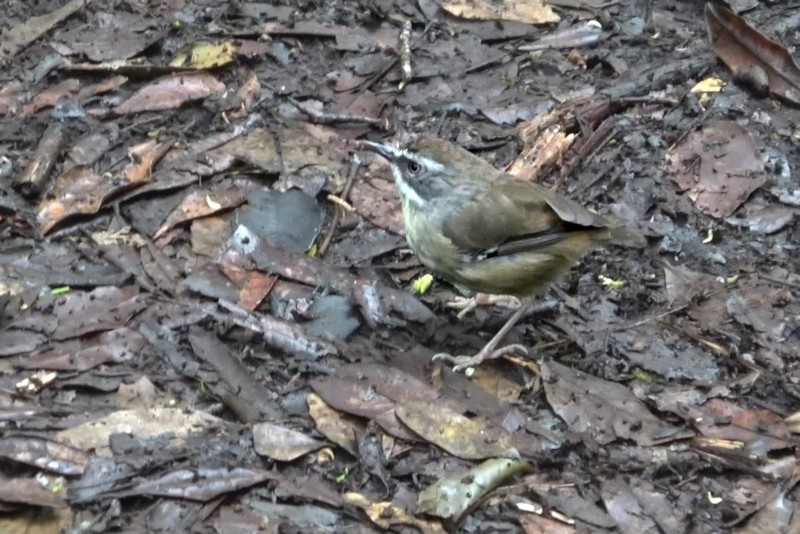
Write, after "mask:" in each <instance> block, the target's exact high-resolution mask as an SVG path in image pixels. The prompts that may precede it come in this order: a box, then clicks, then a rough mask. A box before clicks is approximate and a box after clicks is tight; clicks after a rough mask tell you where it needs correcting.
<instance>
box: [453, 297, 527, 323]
mask: <svg viewBox="0 0 800 534" xmlns="http://www.w3.org/2000/svg"><path fill="white" fill-rule="evenodd" d="M521 305H522V302H520V300H519V299H518V298H517V297H514V296H511V295H492V294H489V293H478V294H476V295H474V296H472V297H469V298H467V297H455V298H454V299H453V300H451V301H449V302H447V303H446V304H445V306H447V307H448V308H454V309H457V310H461V311H459V312H458V315H457V316H456V317H458V318H459V319H463V318H464V317H465V316H466V315H467V314H468V313H469V312H471V311H472V310H474V309H475V308H477V307H478V306H503V307H507V308H512V309H517V308H519V307H520V306H521Z"/></svg>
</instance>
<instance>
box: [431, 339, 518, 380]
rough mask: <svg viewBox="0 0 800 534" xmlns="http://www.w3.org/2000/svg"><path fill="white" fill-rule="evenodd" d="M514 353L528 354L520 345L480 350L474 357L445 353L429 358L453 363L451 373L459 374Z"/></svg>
mask: <svg viewBox="0 0 800 534" xmlns="http://www.w3.org/2000/svg"><path fill="white" fill-rule="evenodd" d="M514 352H521V353H522V354H528V349H526V348H525V347H523V346H522V345H516V344H515V345H506V346H505V347H501V348H499V349H495V350H488V351H487V350H481V351H480V352H479V353H478V354H476V355H475V356H464V355H461V356H453V355H452V354H447V353H446V352H440V353H438V354H436V355H434V356H433V358H431V361H434V362H436V361H446V362H450V363H453V364H455V365H453V371H454V372H456V373H457V372H459V371H463V370H465V369H469V368H470V367H477V366H478V365H480V364H481V363H482V362H484V361H486V360H494V359H495V358H500V357H501V356H505V355H506V354H512V353H514Z"/></svg>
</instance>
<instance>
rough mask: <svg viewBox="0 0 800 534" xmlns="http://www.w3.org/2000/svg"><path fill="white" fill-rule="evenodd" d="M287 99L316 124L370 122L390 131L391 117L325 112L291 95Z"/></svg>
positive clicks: (371, 124) (369, 123)
mask: <svg viewBox="0 0 800 534" xmlns="http://www.w3.org/2000/svg"><path fill="white" fill-rule="evenodd" d="M286 100H288V101H289V103H290V104H291V105H293V106H294V107H296V108H297V109H298V110H300V111H302V112H303V113H305V114H306V115H308V118H310V119H311V122H314V123H316V124H327V125H334V124H368V125H370V126H375V127H376V128H380V129H381V130H383V131H385V132H388V131H389V119H376V118H375V117H365V116H363V115H343V114H337V113H325V112H322V111H317V110H315V109H311V108H308V107H306V105H305V104H303V103H302V102H300V101H299V100H296V99H294V98H292V97H291V96H288V95H287V96H286Z"/></svg>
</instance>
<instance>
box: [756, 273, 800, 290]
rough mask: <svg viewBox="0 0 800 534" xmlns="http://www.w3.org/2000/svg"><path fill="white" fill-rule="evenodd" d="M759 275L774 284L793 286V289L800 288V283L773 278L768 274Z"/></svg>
mask: <svg viewBox="0 0 800 534" xmlns="http://www.w3.org/2000/svg"><path fill="white" fill-rule="evenodd" d="M758 277H759V278H761V279H762V280H766V281H767V282H772V283H773V284H778V285H782V286H786V287H791V288H792V289H797V290H800V284H795V283H792V282H789V281H787V280H780V279H778V278H773V277H771V276H768V275H766V274H759V275H758Z"/></svg>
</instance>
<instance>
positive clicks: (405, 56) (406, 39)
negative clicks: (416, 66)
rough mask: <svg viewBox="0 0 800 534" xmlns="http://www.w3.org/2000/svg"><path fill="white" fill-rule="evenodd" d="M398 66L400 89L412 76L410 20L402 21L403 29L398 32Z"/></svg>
mask: <svg viewBox="0 0 800 534" xmlns="http://www.w3.org/2000/svg"><path fill="white" fill-rule="evenodd" d="M400 68H401V70H402V72H403V75H402V78H401V79H400V85H399V86H398V87H397V88H398V89H399V90H400V91H402V90H403V87H405V86H406V84H408V83H409V82H410V81H411V78H412V77H413V76H414V73H413V71H412V70H411V21H410V20H407V21H405V22H403V31H402V32H400Z"/></svg>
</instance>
